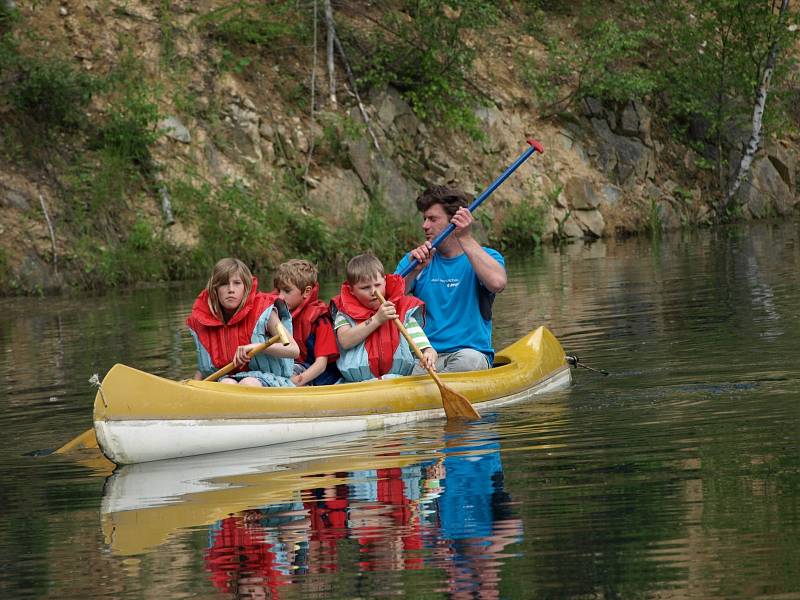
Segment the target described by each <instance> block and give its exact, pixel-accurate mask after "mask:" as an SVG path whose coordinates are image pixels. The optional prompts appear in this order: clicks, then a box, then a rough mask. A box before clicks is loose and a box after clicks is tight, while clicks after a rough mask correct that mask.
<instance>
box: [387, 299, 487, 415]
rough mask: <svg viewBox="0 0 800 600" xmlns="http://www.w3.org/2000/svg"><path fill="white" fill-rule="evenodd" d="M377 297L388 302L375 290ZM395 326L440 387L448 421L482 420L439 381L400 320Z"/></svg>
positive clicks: (470, 405)
mask: <svg viewBox="0 0 800 600" xmlns="http://www.w3.org/2000/svg"><path fill="white" fill-rule="evenodd" d="M375 295H376V296H377V297H378V300H380V301H381V303H384V302H386V300H385V299H384V297H383V296H382V295H381V293H380V292H379V291H378V290H375ZM394 324H395V325H397V329H398V330H399V331H400V333H401V334H403V337H404V338H406V341H407V342H408V345H409V346H411V349H412V350H414V354H416V355H417V358H419V359H420V361H422V364H423V365H425V368H426V369H427V370H428V374H429V375H430V376H431V377H433V380H434V381H435V382H436V385H437V386H439V393H440V394H441V395H442V405H443V406H444V413H445V415H447V418H448V419H466V420H469V421H473V420H477V419H480V418H481V416H480V415H479V414H478V411H476V410H475V408H474V407H473V406H472V404H471V403H470V401H469V400H468V399H467V398H466V396H463V395H462V394H459V393H458V392H457V391H455V390H453V389H451V388H449V387H447V386H446V385H445V384H444V383H443V382H442V380H441V379H439V375H438V374H437V373H436V371H434V370H433V369H432V368H430V367H429V366H428V365H427V364H426V363H425V359H424V357H423V355H422V351H421V350H420V349H419V347H418V346H417V345H416V344H415V343H414V340H413V339H411V335H410V334H409V333H408V330H407V329H406V328H405V327H404V326H403V324H402V323H401V322H400V319H398V318H395V319H394Z"/></svg>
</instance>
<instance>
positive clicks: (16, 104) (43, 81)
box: [7, 58, 96, 129]
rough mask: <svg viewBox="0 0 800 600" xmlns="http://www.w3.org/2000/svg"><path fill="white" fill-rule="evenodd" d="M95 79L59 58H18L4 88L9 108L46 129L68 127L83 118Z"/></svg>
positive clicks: (71, 126)
mask: <svg viewBox="0 0 800 600" xmlns="http://www.w3.org/2000/svg"><path fill="white" fill-rule="evenodd" d="M95 87H96V86H95V81H94V80H93V79H92V78H91V77H90V76H89V75H87V74H85V73H83V72H82V71H80V70H79V69H76V68H75V67H74V66H73V65H72V64H70V63H68V62H66V61H64V60H61V59H41V58H20V59H19V61H18V68H17V76H16V79H15V81H13V82H12V84H11V86H10V87H9V89H8V92H7V93H8V96H9V98H10V100H11V104H12V107H13V108H14V109H15V110H17V111H19V112H20V113H22V114H23V115H24V116H26V117H27V118H29V119H30V120H32V121H33V122H34V123H37V124H39V125H42V126H44V127H47V128H62V129H71V128H75V127H78V126H79V125H80V124H81V123H83V122H84V120H85V117H84V115H85V109H86V106H87V105H88V104H89V101H90V100H91V97H92V93H93V92H94V90H95Z"/></svg>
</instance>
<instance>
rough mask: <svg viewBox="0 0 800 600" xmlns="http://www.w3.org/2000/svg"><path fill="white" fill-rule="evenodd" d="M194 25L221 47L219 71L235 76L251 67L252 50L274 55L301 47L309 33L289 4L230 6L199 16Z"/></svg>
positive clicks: (279, 0)
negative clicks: (292, 46)
mask: <svg viewBox="0 0 800 600" xmlns="http://www.w3.org/2000/svg"><path fill="white" fill-rule="evenodd" d="M309 22H310V19H309ZM195 24H196V25H197V26H198V27H199V28H200V29H201V30H204V31H206V32H207V33H208V34H209V35H210V36H211V37H212V38H213V39H215V40H217V41H219V42H220V43H221V44H223V46H224V49H223V51H222V60H221V61H220V67H221V68H222V69H228V70H233V71H235V72H237V73H242V72H243V71H245V70H246V69H247V68H248V67H249V66H250V64H251V62H252V61H253V57H252V56H251V55H250V54H248V53H249V52H252V50H263V51H267V52H275V51H276V50H280V49H282V48H286V47H289V46H291V45H294V44H298V43H300V44H302V43H304V42H306V41H307V38H308V37H309V36H308V31H309V30H310V27H305V21H304V19H302V18H298V11H297V4H296V3H295V2H290V1H288V0H274V1H272V2H245V1H239V2H230V3H228V4H226V5H225V6H221V7H220V8H217V9H214V10H211V11H209V12H207V13H205V14H203V15H201V16H199V17H198V18H197V19H196V20H195Z"/></svg>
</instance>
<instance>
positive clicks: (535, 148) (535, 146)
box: [398, 139, 544, 277]
mask: <svg viewBox="0 0 800 600" xmlns="http://www.w3.org/2000/svg"><path fill="white" fill-rule="evenodd" d="M528 144H530V148H528V149H527V150H525V152H523V153H522V154H521V155H520V156H519V158H517V160H515V161H514V162H513V163H512V164H511V166H509V167H508V168H507V169H506V170H505V171H503V173H502V175H500V177H498V178H497V179H495V180H494V181H493V182H492V184H491V185H490V186H489V187H487V188H486V189H485V190H484V191H483V192H481V195H480V196H478V197H477V198H475V200H473V201H472V204H470V205H469V212H475V209H476V208H478V207H479V206H480V205H481V204H483V202H484V201H485V200H486V199H487V198H488V197H489V196H490V195H491V194H492V192H494V191H495V190H496V189H497V188H499V187H500V186H501V185H502V184H503V182H504V181H505V180H506V179H508V177H509V175H511V174H512V173H513V172H514V171H516V170H517V169H518V168H519V166H520V165H521V164H522V163H524V162H525V161H526V160H528V158H530V156H531V154H533V153H534V152H539V153H540V154H541V153H542V152H544V148H543V147H542V145H541V144H540V143H539V142H537V141H536V140H533V139H531V140H528ZM455 229H456V226H455V225H453V224H452V223H450V224H449V225H448V226H447V227H445V228H444V229H443V230H442V232H441V233H440V234H439V235H437V236H436V237H435V238H433V240H432V241H431V249H433V248H436V247H438V246H439V244H441V243H442V242H443V241H444V240H445V239H447V237H448V236H449V235H450V234H451V233H453V232H454V231H455ZM417 266H419V261H418V260H417V259H416V258H414V259H412V260H411V262H410V263H408V265H406V267H405V268H404V269H403V270H402V271H400V272H399V273H398V275H400V277H405V276H406V275H408V274H409V273H411V271H413V270H414V269H416V268H417Z"/></svg>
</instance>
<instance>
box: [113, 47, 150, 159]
mask: <svg viewBox="0 0 800 600" xmlns="http://www.w3.org/2000/svg"><path fill="white" fill-rule="evenodd" d="M104 91H106V92H107V95H108V97H109V99H110V106H109V108H108V111H107V117H106V120H105V123H103V125H102V126H101V127H100V129H99V132H98V139H99V142H100V144H101V146H102V147H103V148H105V149H106V150H108V151H109V152H112V153H113V154H115V155H116V156H118V157H120V158H122V159H124V160H126V161H129V162H130V163H135V164H137V165H139V167H140V168H142V169H144V170H147V169H149V167H150V145H151V144H153V142H155V141H156V139H158V135H159V133H158V131H157V130H156V123H157V122H158V118H159V113H158V106H157V105H156V103H155V101H154V99H153V97H152V96H153V90H152V88H151V87H149V86H148V84H147V80H146V79H145V77H144V68H143V65H142V64H141V61H140V60H139V59H137V58H136V57H135V56H134V55H133V53H132V51H130V50H129V51H128V52H127V53H126V54H125V55H124V56H123V58H122V60H121V61H120V63H119V64H118V65H117V67H116V68H115V70H114V71H113V72H112V73H111V74H110V76H109V77H108V79H107V80H106V81H105V90H104Z"/></svg>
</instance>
